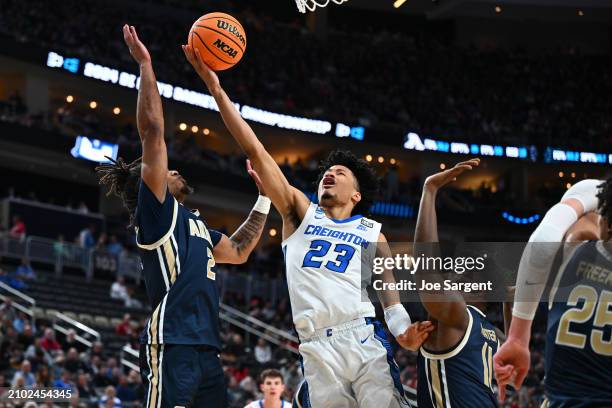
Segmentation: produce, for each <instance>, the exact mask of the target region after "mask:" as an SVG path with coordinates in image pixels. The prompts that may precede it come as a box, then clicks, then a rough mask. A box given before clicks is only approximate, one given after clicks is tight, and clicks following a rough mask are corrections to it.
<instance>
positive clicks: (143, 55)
mask: <svg viewBox="0 0 612 408" xmlns="http://www.w3.org/2000/svg"><path fill="white" fill-rule="evenodd" d="M123 40H124V41H125V44H126V45H127V46H128V48H129V49H130V54H132V58H134V60H135V61H136V62H137V63H138V64H139V65H142V64H146V63H150V62H151V55H150V54H149V50H147V47H145V45H144V44H143V43H142V41H140V39H139V38H138V34H137V33H136V28H134V26H129V25H127V24H125V25H124V26H123Z"/></svg>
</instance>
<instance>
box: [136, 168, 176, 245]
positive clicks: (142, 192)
mask: <svg viewBox="0 0 612 408" xmlns="http://www.w3.org/2000/svg"><path fill="white" fill-rule="evenodd" d="M177 215H178V202H177V201H176V200H175V199H174V197H173V196H172V194H170V191H168V190H167V189H166V198H165V199H164V202H163V203H160V202H159V200H158V199H157V197H156V196H155V194H153V192H152V191H151V190H150V189H149V187H148V186H147V184H146V183H145V182H144V181H142V180H141V182H140V188H139V190H138V204H137V207H136V226H137V230H136V231H137V235H136V242H137V244H138V246H139V247H141V248H143V249H148V250H151V249H155V248H157V247H159V246H160V245H161V244H163V243H164V241H166V240H167V239H168V237H169V236H170V234H172V231H173V230H174V226H175V225H176V218H177Z"/></svg>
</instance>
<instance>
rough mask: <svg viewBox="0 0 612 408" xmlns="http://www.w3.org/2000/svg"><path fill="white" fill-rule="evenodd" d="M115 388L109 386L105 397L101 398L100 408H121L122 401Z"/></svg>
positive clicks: (105, 391)
mask: <svg viewBox="0 0 612 408" xmlns="http://www.w3.org/2000/svg"><path fill="white" fill-rule="evenodd" d="M116 395H117V393H116V391H115V387H113V386H112V385H109V386H108V387H106V389H105V390H104V395H103V396H102V398H100V404H99V405H98V406H99V407H100V408H121V400H120V399H119V398H117V396H116Z"/></svg>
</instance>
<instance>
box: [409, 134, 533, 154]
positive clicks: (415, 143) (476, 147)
mask: <svg viewBox="0 0 612 408" xmlns="http://www.w3.org/2000/svg"><path fill="white" fill-rule="evenodd" d="M404 149H406V150H416V151H432V152H440V153H452V154H464V155H475V156H493V157H507V158H512V159H523V160H531V161H536V158H537V149H536V148H535V146H500V145H490V144H475V143H462V142H446V141H443V140H435V139H430V138H424V139H421V136H419V135H418V134H417V133H414V132H409V133H408V134H407V135H406V136H405V138H404Z"/></svg>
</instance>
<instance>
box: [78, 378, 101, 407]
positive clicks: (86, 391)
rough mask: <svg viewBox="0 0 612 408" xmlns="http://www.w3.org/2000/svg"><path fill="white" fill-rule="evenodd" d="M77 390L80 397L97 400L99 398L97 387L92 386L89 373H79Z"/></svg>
mask: <svg viewBox="0 0 612 408" xmlns="http://www.w3.org/2000/svg"><path fill="white" fill-rule="evenodd" d="M77 391H78V392H79V398H82V399H85V400H87V401H95V400H97V399H98V394H97V393H96V390H95V388H94V387H93V386H92V384H91V381H90V379H89V374H87V373H83V372H82V373H79V376H78V380H77Z"/></svg>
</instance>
